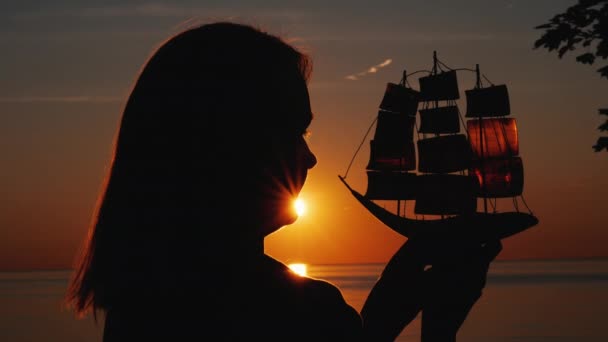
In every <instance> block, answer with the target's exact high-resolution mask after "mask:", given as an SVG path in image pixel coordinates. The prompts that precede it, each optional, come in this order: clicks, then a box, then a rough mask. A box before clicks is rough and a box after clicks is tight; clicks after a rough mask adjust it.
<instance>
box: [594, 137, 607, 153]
mask: <svg viewBox="0 0 608 342" xmlns="http://www.w3.org/2000/svg"><path fill="white" fill-rule="evenodd" d="M593 149H594V150H595V152H600V151H601V150H603V149H606V151H608V137H599V138H598V139H597V143H596V144H595V145H593Z"/></svg>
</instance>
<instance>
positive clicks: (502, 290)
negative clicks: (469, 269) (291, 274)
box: [0, 260, 608, 342]
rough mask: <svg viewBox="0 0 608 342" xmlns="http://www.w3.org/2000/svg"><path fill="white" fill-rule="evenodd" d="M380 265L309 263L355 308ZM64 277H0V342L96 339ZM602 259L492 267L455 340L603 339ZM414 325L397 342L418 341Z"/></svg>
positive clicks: (605, 265)
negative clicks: (65, 302)
mask: <svg viewBox="0 0 608 342" xmlns="http://www.w3.org/2000/svg"><path fill="white" fill-rule="evenodd" d="M382 267H383V265H379V264H369V265H309V267H308V273H309V275H310V276H313V277H316V278H322V279H326V280H328V281H331V282H333V283H334V284H336V285H338V286H339V287H340V288H341V289H342V292H343V294H344V297H345V298H346V300H347V301H348V302H349V303H350V304H351V305H353V306H354V307H355V308H357V309H358V310H359V309H361V307H362V306H363V302H364V301H365V297H366V296H367V294H368V292H369V290H370V289H371V287H372V286H373V284H374V281H375V279H376V278H377V277H378V276H379V274H380V272H381V270H382ZM68 276H69V272H68V271H53V272H11V273H0V341H6V342H11V341H68V342H72V341H100V340H101V329H100V327H99V326H96V325H95V324H94V322H93V320H92V319H91V318H88V319H84V320H78V321H76V320H74V319H72V316H71V315H70V313H68V312H65V311H62V310H61V306H60V300H61V298H62V295H63V293H64V291H65V287H66V284H67V279H68ZM606 317H608V260H593V261H591V260H586V261H518V262H495V263H494V264H493V267H492V268H491V270H490V275H489V277H488V285H487V287H486V289H485V291H484V295H483V297H482V298H481V299H480V301H479V302H478V303H477V305H476V306H475V307H474V308H473V311H472V312H471V314H470V315H469V318H468V319H467V321H466V322H465V324H464V326H463V327H462V329H461V331H460V333H459V341H608V329H606ZM419 330H420V321H419V320H418V319H417V320H415V321H414V322H413V323H412V324H411V325H410V326H408V327H406V329H405V330H404V331H403V333H402V334H401V336H400V337H399V341H419V339H420V338H419Z"/></svg>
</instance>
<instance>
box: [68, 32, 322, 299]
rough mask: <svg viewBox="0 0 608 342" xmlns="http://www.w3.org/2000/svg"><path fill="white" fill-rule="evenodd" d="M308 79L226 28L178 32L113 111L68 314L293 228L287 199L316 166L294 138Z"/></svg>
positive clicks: (256, 38)
mask: <svg viewBox="0 0 608 342" xmlns="http://www.w3.org/2000/svg"><path fill="white" fill-rule="evenodd" d="M309 72H310V63H309V60H308V58H307V57H306V56H305V55H303V54H302V53H300V52H298V51H297V50H296V49H294V48H293V47H291V46H290V45H288V44H286V43H284V42H283V41H282V40H281V39H279V38H277V37H275V36H272V35H269V34H267V33H264V32H261V31H259V30H256V29H254V28H251V27H249V26H244V25H238V24H232V23H215V24H209V25H203V26H200V27H197V28H193V29H190V30H187V31H185V32H183V33H180V34H178V35H177V36H175V37H173V38H171V39H169V40H168V41H167V42H165V43H164V44H163V45H162V46H161V47H160V48H159V49H158V50H157V51H156V52H155V53H154V55H153V56H152V57H151V58H150V60H149V61H148V63H147V64H146V65H145V66H144V68H143V70H142V71H141V74H140V76H139V78H138V80H137V82H136V84H135V86H134V88H133V91H132V93H131V95H130V97H129V99H128V102H127V104H126V107H125V109H124V112H123V116H122V120H121V123H120V130H119V133H118V138H117V141H116V146H115V153H114V159H113V162H112V167H111V170H110V173H109V175H108V178H107V180H106V186H105V189H104V193H103V194H102V196H101V197H100V202H99V206H98V208H97V213H96V216H95V217H94V222H93V225H92V228H91V229H92V230H91V232H90V237H89V241H88V244H87V247H86V251H85V254H84V256H83V259H82V260H81V261H80V265H79V266H78V267H79V269H78V271H77V274H76V277H75V279H74V281H73V284H72V289H71V293H70V294H69V295H70V296H71V299H70V300H71V301H72V303H73V305H74V306H75V308H76V310H77V311H84V310H86V309H88V308H89V307H90V306H93V307H95V308H107V307H108V305H110V304H111V302H112V301H113V300H114V298H116V297H117V296H120V295H121V293H123V292H125V291H129V290H132V287H134V286H135V287H137V286H138V285H141V282H146V281H149V279H148V277H149V276H150V275H151V274H154V273H155V272H156V273H158V272H159V271H160V272H161V273H162V272H165V273H175V276H176V277H180V276H183V274H181V275H180V271H183V270H185V269H188V268H189V267H191V266H192V265H191V263H192V262H195V261H192V260H200V258H197V257H196V256H197V255H199V254H201V253H199V251H200V250H204V249H205V248H212V247H211V246H213V245H217V244H222V245H223V243H222V242H219V241H216V240H217V238H226V237H231V238H233V239H240V238H247V237H256V236H257V237H262V236H264V235H265V234H268V233H270V232H271V231H273V230H276V229H278V228H280V227H281V226H283V225H285V224H288V223H291V222H293V220H295V214H294V213H293V211H292V210H291V209H290V207H291V206H290V202H291V201H292V200H293V199H294V198H295V196H297V194H298V193H299V191H300V190H301V188H302V186H303V183H304V180H305V178H306V170H307V169H308V168H310V167H312V166H313V165H314V164H315V163H316V161H315V159H314V156H313V155H312V153H310V151H309V150H308V147H307V146H306V143H305V141H304V140H303V137H302V135H303V134H304V133H305V131H306V129H307V127H308V125H309V123H310V120H311V119H312V114H311V109H310V103H309V98H308V91H307V88H306V80H307V78H308V75H309ZM213 239H215V240H213ZM209 240H213V241H209ZM223 247H225V246H223ZM165 276H166V274H165ZM138 283H140V284H138Z"/></svg>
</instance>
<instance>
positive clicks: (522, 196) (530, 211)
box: [519, 194, 534, 215]
mask: <svg viewBox="0 0 608 342" xmlns="http://www.w3.org/2000/svg"><path fill="white" fill-rule="evenodd" d="M519 197H521V201H522V202H524V205H525V206H526V209H528V212H529V213H530V215H534V213H533V212H532V210H530V207H528V203H526V200H525V199H524V195H523V194H521V195H520V196H519Z"/></svg>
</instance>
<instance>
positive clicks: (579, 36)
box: [534, 0, 608, 152]
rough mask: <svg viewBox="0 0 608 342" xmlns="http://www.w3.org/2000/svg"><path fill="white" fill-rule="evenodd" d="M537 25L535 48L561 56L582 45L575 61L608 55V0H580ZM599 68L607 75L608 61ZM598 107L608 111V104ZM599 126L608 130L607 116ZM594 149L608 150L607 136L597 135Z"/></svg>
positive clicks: (602, 111) (583, 61) (584, 60)
mask: <svg viewBox="0 0 608 342" xmlns="http://www.w3.org/2000/svg"><path fill="white" fill-rule="evenodd" d="M536 29H539V30H544V33H543V35H542V36H541V37H540V38H539V39H538V40H536V42H534V48H535V49H537V48H545V49H547V50H549V51H557V55H558V56H559V58H562V57H563V56H564V55H565V54H566V53H567V52H569V51H573V50H576V49H579V48H582V49H584V50H585V52H583V53H581V54H580V55H578V56H577V57H576V61H577V62H579V63H582V64H589V65H591V64H593V63H595V62H596V60H597V59H602V60H605V59H606V58H608V0H579V1H578V3H577V4H575V5H573V6H571V7H569V8H568V9H566V11H565V12H564V13H560V14H557V15H556V16H554V17H553V18H551V20H549V22H548V23H546V24H543V25H539V26H537V27H536ZM594 49H595V51H594ZM597 72H599V73H600V77H605V78H607V79H608V65H605V66H603V67H601V68H599V69H597ZM599 111H600V114H602V115H608V108H607V109H600V110H599ZM598 129H599V130H600V131H608V120H606V122H605V123H604V124H602V125H600V126H599V127H598ZM593 149H594V150H595V151H596V152H599V151H602V150H603V149H605V150H606V151H608V137H600V138H598V140H597V143H596V144H595V145H594V146H593Z"/></svg>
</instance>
